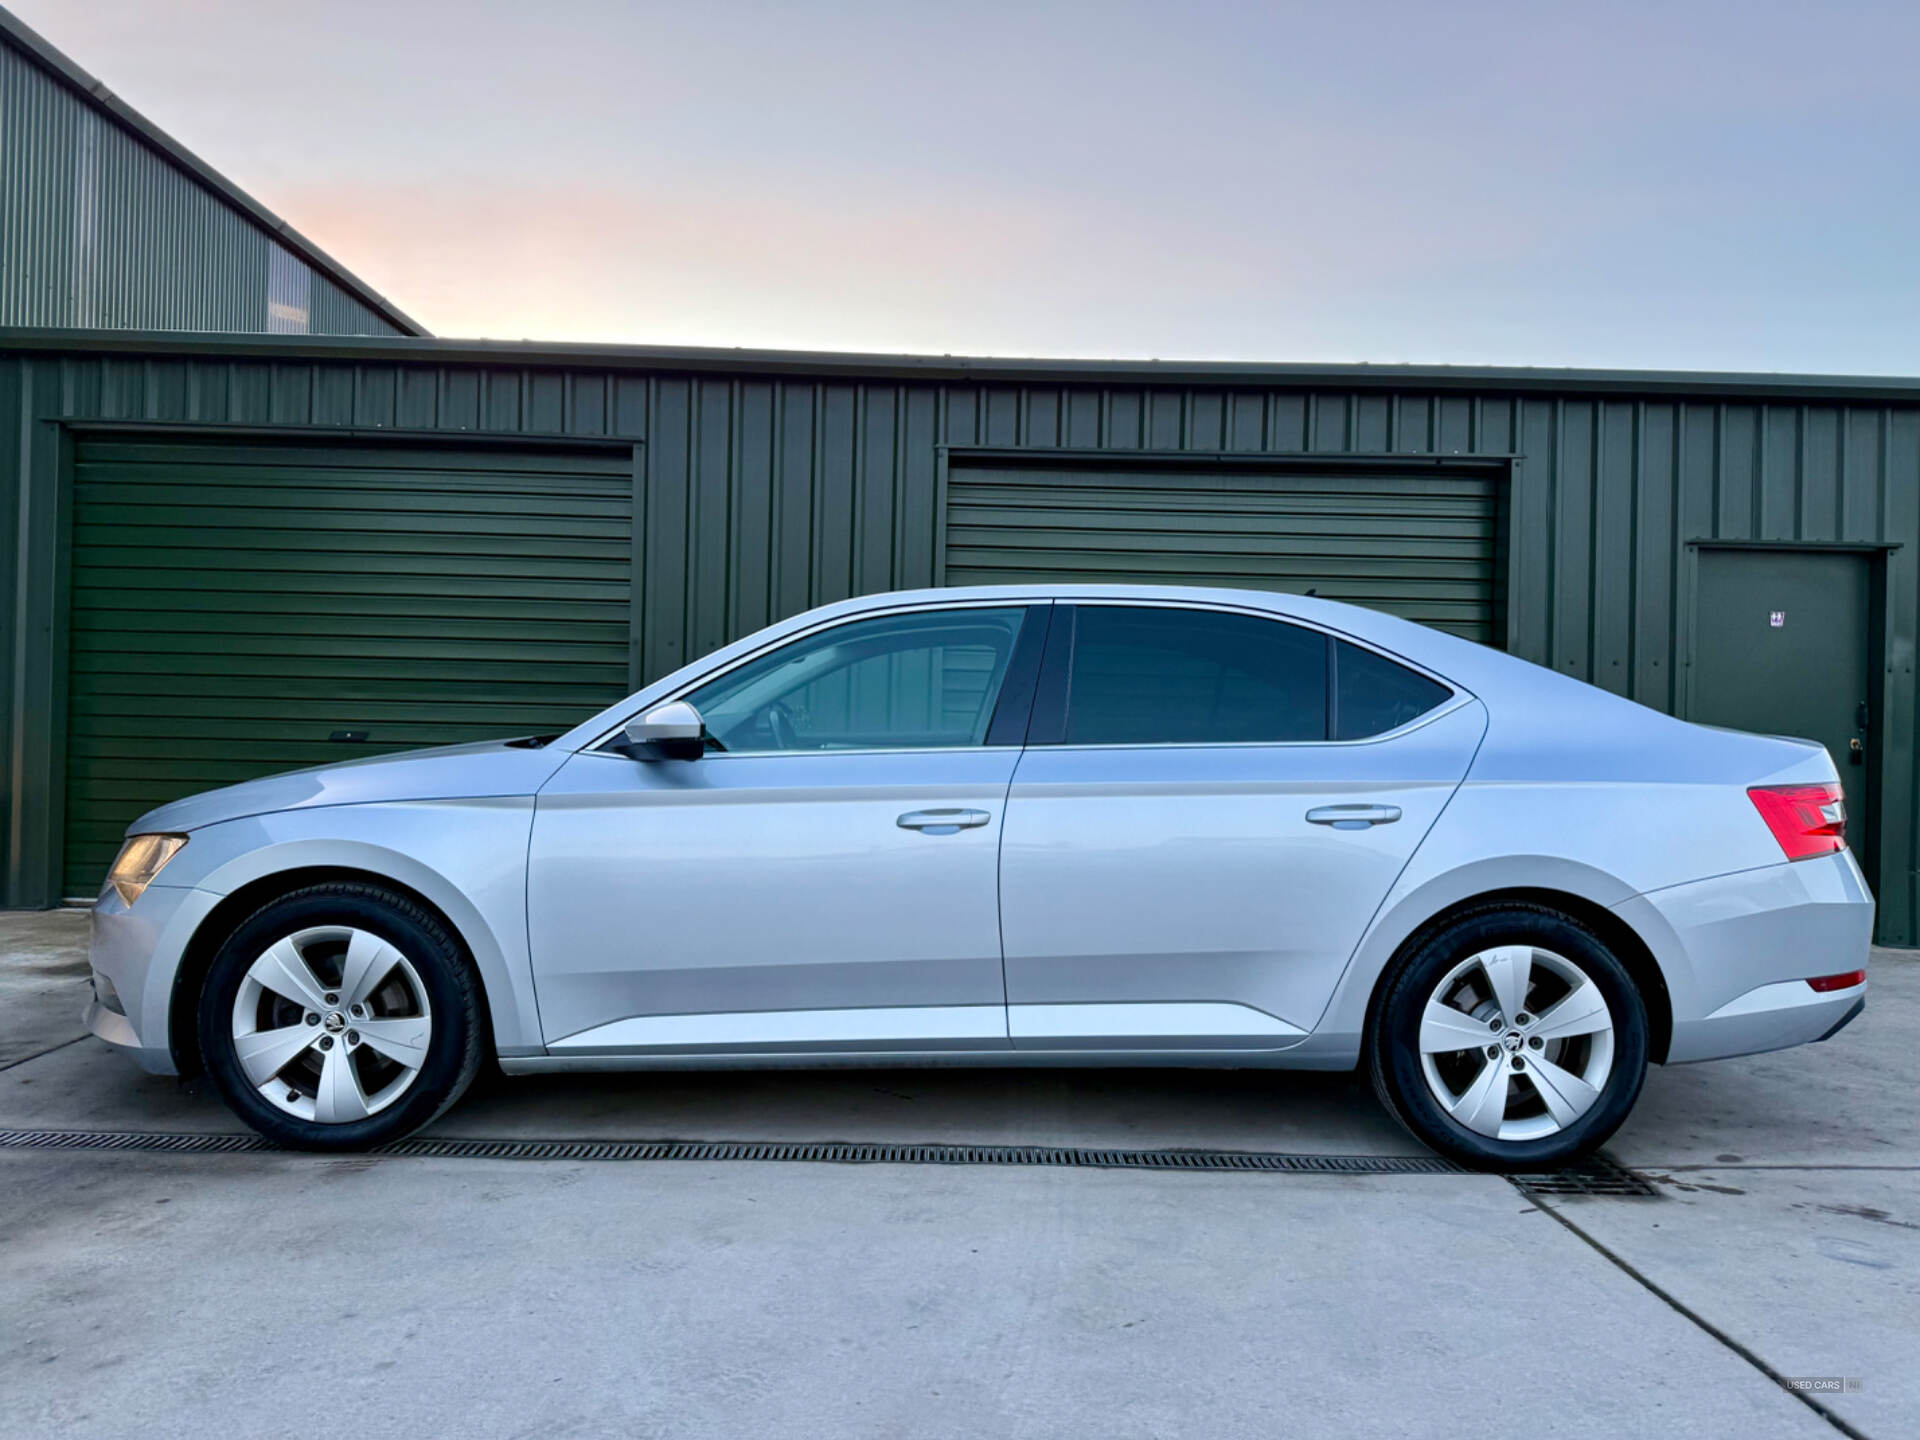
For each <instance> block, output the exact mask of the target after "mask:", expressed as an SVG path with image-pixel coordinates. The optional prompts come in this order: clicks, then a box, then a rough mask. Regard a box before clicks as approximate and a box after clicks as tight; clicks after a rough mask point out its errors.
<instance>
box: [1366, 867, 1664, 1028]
mask: <svg viewBox="0 0 1920 1440" xmlns="http://www.w3.org/2000/svg"><path fill="white" fill-rule="evenodd" d="M1499 905H1537V906H1540V907H1542V908H1544V909H1548V910H1554V911H1557V912H1559V913H1560V914H1562V915H1565V916H1566V917H1567V918H1568V919H1570V920H1574V921H1576V922H1578V923H1579V924H1581V925H1584V926H1586V928H1587V929H1589V930H1591V931H1593V932H1594V934H1596V935H1598V936H1599V937H1600V939H1601V941H1602V942H1603V943H1604V944H1605V945H1606V946H1607V948H1608V949H1609V950H1611V951H1612V952H1613V953H1614V955H1615V956H1616V957H1618V959H1619V961H1620V963H1621V964H1622V965H1623V966H1624V967H1626V971H1627V974H1628V975H1629V976H1630V977H1632V980H1633V983H1634V985H1635V987H1636V988H1637V989H1638V990H1639V991H1640V998H1641V1000H1642V1001H1643V1002H1644V1003H1645V1005H1646V1007H1647V1027H1648V1031H1649V1034H1648V1046H1647V1058H1648V1059H1649V1060H1651V1061H1653V1062H1654V1063H1656V1064H1660V1063H1664V1062H1665V1060H1666V1058H1667V1050H1668V1046H1669V1045H1670V1044H1671V1043H1672V1040H1673V997H1672V994H1671V992H1670V991H1669V990H1668V988H1667V978H1666V973H1665V971H1663V970H1662V969H1661V968H1660V962H1659V961H1658V960H1657V959H1656V958H1655V956H1654V953H1653V949H1652V947H1651V946H1649V945H1648V944H1647V942H1646V940H1645V939H1643V938H1642V937H1641V935H1640V934H1639V932H1638V931H1636V930H1635V929H1634V928H1633V927H1632V926H1631V925H1629V924H1628V923H1627V922H1626V921H1625V920H1623V919H1622V918H1621V917H1620V916H1619V915H1618V914H1617V913H1615V912H1614V911H1613V910H1611V909H1609V908H1608V907H1607V906H1606V905H1603V904H1601V903H1600V902H1599V901H1598V900H1595V899H1593V898H1592V897H1591V896H1588V895H1583V894H1580V893H1578V892H1576V891H1572V890H1562V889H1556V888H1554V887H1552V886H1543V885H1508V886H1502V887H1499V888H1495V889H1491V890H1482V891H1478V892H1476V893H1474V894H1472V895H1466V896H1462V897H1460V898H1459V899H1456V900H1453V901H1451V902H1449V903H1448V904H1446V905H1444V906H1442V907H1441V908H1440V909H1438V910H1436V911H1435V912H1433V913H1432V914H1431V915H1429V916H1428V917H1427V918H1426V919H1425V920H1423V921H1421V922H1420V923H1419V924H1417V925H1415V926H1414V927H1413V928H1412V929H1411V930H1410V931H1408V933H1407V934H1406V936H1405V937H1404V938H1403V939H1402V940H1401V941H1400V942H1399V944H1397V945H1395V946H1394V947H1393V950H1392V953H1391V954H1389V955H1388V957H1387V959H1386V961H1385V963H1384V964H1382V965H1381V966H1380V968H1379V969H1378V971H1376V972H1375V974H1374V975H1373V977H1372V980H1371V982H1370V984H1369V986H1368V992H1367V1003H1366V1011H1365V1019H1364V1021H1363V1024H1362V1028H1361V1036H1362V1044H1363V1046H1364V1045H1370V1044H1372V1039H1373V1034H1374V1021H1375V1017H1376V1016H1377V1015H1378V1013H1379V1009H1380V1003H1381V997H1382V995H1383V994H1384V992H1385V991H1386V988H1387V981H1388V980H1389V979H1390V978H1391V977H1392V975H1393V974H1394V972H1395V970H1396V969H1397V968H1398V967H1399V965H1400V962H1401V961H1402V960H1404V959H1405V958H1406V957H1407V956H1408V955H1411V954H1412V953H1413V952H1414V951H1416V950H1418V949H1419V948H1420V946H1422V945H1424V944H1425V943H1426V942H1427V941H1428V940H1429V939H1430V938H1431V937H1432V936H1434V935H1435V934H1437V933H1439V932H1440V931H1441V930H1444V929H1445V928H1446V927H1447V926H1449V925H1452V924H1453V923H1455V922H1456V921H1458V920H1459V919H1461V918H1462V917H1463V916H1465V915H1468V914H1470V913H1472V912H1473V911H1475V910H1483V909H1487V908H1489V907H1493V906H1499Z"/></svg>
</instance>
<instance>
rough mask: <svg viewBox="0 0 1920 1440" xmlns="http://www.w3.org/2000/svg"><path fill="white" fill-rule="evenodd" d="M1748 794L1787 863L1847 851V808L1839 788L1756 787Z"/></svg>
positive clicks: (1805, 786) (1804, 786)
mask: <svg viewBox="0 0 1920 1440" xmlns="http://www.w3.org/2000/svg"><path fill="white" fill-rule="evenodd" d="M1747 794H1748V795H1749V796H1751V797H1752V798H1753V804H1754V808H1755V809H1756V810H1758V811H1759V812H1760V818H1761V819H1762V820H1764V821H1766V822H1767V828H1768V829H1769V830H1771V831H1772V832H1773V838H1774V839H1776V840H1778V841H1779V842H1780V848H1781V849H1782V850H1784V851H1786V852H1787V859H1789V860H1811V859H1812V858H1813V857H1814V856H1816V855H1831V854H1833V852H1834V851H1836V850H1844V849H1846V848H1847V804H1846V797H1845V795H1844V794H1843V793H1842V791H1841V789H1840V786H1839V785H1838V784H1833V785H1755V786H1753V787H1751V788H1750V789H1749V790H1748V791H1747Z"/></svg>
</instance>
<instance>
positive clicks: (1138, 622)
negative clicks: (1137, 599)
mask: <svg viewBox="0 0 1920 1440" xmlns="http://www.w3.org/2000/svg"><path fill="white" fill-rule="evenodd" d="M1326 738H1327V640H1326V637H1325V636H1323V635H1321V634H1319V633H1318V632H1316V631H1312V630H1305V629H1302V628H1300V627H1299V626H1297V625H1289V624H1287V623H1285V622H1284V621H1280V620H1262V619H1258V618H1256V617H1254V616H1250V615H1233V614H1228V613H1226V612H1223V611H1217V610H1180V609H1171V608H1164V607H1159V606H1155V607H1146V606H1142V607H1137V608H1136V607H1132V606H1124V605H1082V606H1080V607H1079V609H1078V611H1077V619H1076V622H1075V628H1074V641H1073V661H1072V667H1071V672H1070V675H1069V678H1068V683H1067V714H1066V728H1065V735H1064V739H1065V742H1066V743H1067V744H1069V745H1152V744H1169V743H1172V744H1182V743H1184V744H1209V743H1211V744H1232V743H1235V742H1250V741H1274V740H1324V739H1326Z"/></svg>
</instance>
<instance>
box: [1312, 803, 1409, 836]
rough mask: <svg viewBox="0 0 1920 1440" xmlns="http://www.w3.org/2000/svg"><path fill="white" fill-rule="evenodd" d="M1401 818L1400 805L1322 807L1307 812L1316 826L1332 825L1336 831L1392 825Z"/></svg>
mask: <svg viewBox="0 0 1920 1440" xmlns="http://www.w3.org/2000/svg"><path fill="white" fill-rule="evenodd" d="M1399 818H1400V807H1399V806H1398V805H1322V806H1320V807H1319V808H1318V809H1316V810H1309V811H1307V819H1308V820H1310V821H1311V822H1312V823H1314V824H1315V825H1331V826H1332V827H1333V828H1334V829H1336V830H1364V829H1366V828H1367V827H1368V826H1369V825H1391V824H1392V823H1393V822H1394V821H1396V820H1398V819H1399Z"/></svg>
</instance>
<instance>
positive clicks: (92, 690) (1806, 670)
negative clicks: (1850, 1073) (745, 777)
mask: <svg viewBox="0 0 1920 1440" xmlns="http://www.w3.org/2000/svg"><path fill="white" fill-rule="evenodd" d="M1916 549H1920V382H1916V381H1906V380H1880V379H1841V378H1828V377H1791V376H1747V375H1687V374H1657V373H1650V372H1603V373H1595V372H1581V373H1576V372H1567V371H1530V370H1488V369H1454V368H1448V367H1435V368H1421V367H1400V366H1346V367H1341V366H1295V365H1233V364H1212V365H1204V364H1201V365H1171V364H1159V363H1123V362H1066V361H1038V360H1036V361H992V360H967V359H954V358H919V357H897V356H895V357H889V356H862V355H836V354H799V353H788V352H748V351H734V350H727V351H715V350H670V349H646V348H621V347H610V346H578V345H575V346H558V345H552V346H541V345H495V344H477V343H462V342H448V341H432V340H424V339H407V338H375V339H323V338H314V337H294V336H194V335H185V334H172V335H129V334H112V333H107V332H103V331H95V332H84V333H76V332H72V331H34V330H0V555H5V556H7V557H8V564H9V569H10V583H8V584H7V585H5V586H0V636H4V637H5V638H4V641H3V642H0V643H4V644H5V645H6V647H7V653H6V659H7V663H6V665H5V667H4V671H3V672H0V753H3V754H4V755H5V757H6V761H5V763H6V767H7V773H6V784H5V800H4V803H5V813H4V825H3V827H0V883H3V884H4V899H5V901H6V903H8V904H13V905H45V904H50V903H54V902H56V901H58V900H59V899H60V898H61V897H62V896H63V895H77V894H78V895H84V894H90V893H91V891H92V889H93V888H94V886H95V885H96V884H97V882H98V872H99V870H100V868H101V866H102V865H103V864H104V860H105V856H106V855H107V853H108V851H109V850H110V848H111V845H112V843H113V837H114V835H115V833H116V832H117V830H118V828H119V827H120V826H121V825H123V824H124V823H125V822H126V821H127V820H129V819H131V818H132V817H133V815H135V814H137V813H138V812H139V811H140V810H141V809H144V808H145V807H146V806H147V805H149V804H152V803H156V802H158V801H159V800H161V799H164V798H166V797H167V796H168V795H169V794H172V793H176V792H177V791H181V790H191V789H195V788H202V787H204V786H205V785H208V784H213V783H218V782H220V781H223V780H229V779H235V778H239V777H240V776H241V775H243V774H250V773H259V772H263V771H266V770H271V769H276V768H286V767H287V766H290V765H295V764H301V763H309V762H311V761H313V760H315V759H318V758H323V757H329V756H334V755H338V754H340V753H342V748H341V745H342V742H340V741H337V740H335V739H333V738H331V737H333V736H335V735H336V734H344V735H359V734H362V733H364V735H365V737H366V738H365V740H364V741H363V742H355V743H359V744H362V745H364V747H365V750H367V751H371V750H377V749H379V748H381V747H383V746H385V747H398V746H404V745H413V744H424V743H429V742H432V741H439V740H455V739H461V738H466V737H469V736H473V735H478V734H484V733H497V734H506V733H514V732H527V731H531V730H535V729H539V728H543V727H544V728H551V727H554V726H558V725H561V724H564V723H566V722H568V721H569V720H570V719H572V718H574V717H577V716H579V715H582V714H585V713H587V712H588V711H590V710H591V709H593V708H594V707H595V706H597V705H599V704H601V703H603V702H604V701H606V700H608V699H611V698H614V697H615V696H617V695H618V694H620V693H622V692H623V691H625V690H626V689H627V688H628V687H631V686H635V685H638V684H639V683H640V682H642V681H644V680H646V679H649V678H651V677H653V676H657V675H660V674H662V673H664V672H666V671H668V670H670V669H672V668H674V667H675V666H677V665H679V664H681V663H683V662H684V661H685V660H687V659H690V658H693V657H695V656H698V655H699V654H701V653H704V652H705V651H707V650H709V649H711V648H713V647H714V646H717V645H719V644H721V643H723V642H725V641H727V640H730V639H732V638H734V637H736V636H738V635H741V634H744V633H746V632H748V631H750V630H752V629H754V628H756V627H758V626H760V625H762V624H765V623H767V622H768V621H770V620H773V619H776V618H779V617H781V616H785V615H789V614H792V613H794V612H796V611H798V610H801V609H804V608H806V607H807V606H810V605H814V604H818V603H821V602H823V601H827V600H832V599H837V598H841V597H844V596H847V595H853V594H859V593H862V592H869V591H875V590H884V589H891V588H899V587H907V586H920V585H939V584H949V583H968V582H974V581H991V580H999V579H1012V578H1019V577H1027V576H1036V575H1044V576H1051V577H1056V578H1062V579H1067V578H1073V579H1090V578H1102V579H1108V578H1110V579H1123V578H1124V579H1141V580H1166V581H1174V580H1200V581H1206V582H1209V583H1220V584H1235V585H1249V586H1255V587H1263V588H1277V589H1287V590H1301V591H1304V590H1310V589H1311V590H1314V591H1316V592H1317V593H1319V594H1321V595H1325V596H1330V597H1332V598H1337V599H1349V600H1353V601H1356V602H1358V603H1362V604H1371V605H1376V606H1379V607H1381V608H1384V609H1388V610H1393V611H1396V612H1398V613H1401V614H1405V615H1409V616H1411V617H1412V618H1414V619H1418V620H1422V621H1425V622H1427V623H1431V624H1435V625H1439V626H1442V627H1445V628H1448V629H1452V630H1455V631H1457V632H1458V633H1462V634H1465V635H1468V636H1470V637H1472V638H1475V639H1478V640H1482V641H1484V642H1486V643H1490V644H1495V645H1501V646H1504V647H1506V648H1507V649H1509V650H1511V651H1513V652H1514V653H1516V654H1518V655H1521V656H1524V657H1525V658H1527V659H1529V660H1533V661H1536V662H1538V663H1540V664H1543V665H1547V666H1550V667H1552V668H1554V669H1556V670H1559V671H1562V672H1563V673H1566V674H1569V675H1574V676H1578V677H1580V678H1582V679H1585V680H1589V681H1591V682H1592V683H1594V684H1596V685H1600V686H1603V687H1605V688H1607V689H1609V690H1613V691H1616V692H1618V693H1620V694H1624V695H1629V696H1631V697H1633V698H1635V699H1637V700H1640V701H1642V702H1644V703H1646V704H1648V705H1652V706H1655V707H1657V708H1660V709H1663V710H1668V711H1671V712H1673V713H1676V714H1680V715H1683V716H1689V717H1693V718H1705V719H1710V720H1715V721H1719V722H1723V723H1735V724H1742V725H1745V726H1747V727H1748V728H1785V727H1789V726H1791V727H1794V728H1797V729H1799V730H1800V731H1801V733H1807V732H1814V733H1816V738H1820V739H1823V740H1825V741H1826V742H1827V743H1828V745H1829V747H1830V748H1831V749H1833V750H1834V751H1835V753H1836V758H1837V759H1839V760H1840V762H1841V764H1842V773H1843V775H1844V776H1845V777H1846V780H1847V783H1848V787H1849V792H1850V796H1851V797H1852V803H1853V805H1854V809H1855V814H1856V816H1857V817H1858V823H1857V825H1856V834H1857V836H1858V845H1859V849H1860V851H1861V853H1862V856H1863V858H1864V859H1865V860H1866V861H1867V863H1868V865H1869V868H1870V873H1871V877H1872V879H1873V880H1874V882H1875V886H1876V890H1877V893H1878V895H1879V897H1880V902H1881V937H1882V939H1883V940H1885V941H1887V942H1888V943H1895V944H1912V943H1914V941H1915V940H1916V938H1920V930H1917V929H1916V901H1917V900H1920V895H1916V871H1915V845H1916V833H1915V826H1916V816H1917V815H1920V804H1917V803H1916V800H1917V798H1920V797H1917V796H1916V774H1915V763H1914V762H1915V754H1914V750H1915V736H1914V706H1915V701H1916V693H1915V686H1914V641H1915V634H1916V628H1920V585H1917V584H1916V569H1915V554H1916ZM1776 615H1778V616H1779V617H1780V618H1779V620H1778V622H1777V623H1776V621H1775V616H1776ZM1767 647H1771V649H1768V648H1767ZM1762 682H1764V683H1762ZM1856 692H1857V693H1856ZM1787 701H1791V702H1792V703H1791V704H1789V703H1786V702H1787ZM1854 741H1858V742H1859V745H1858V754H1859V759H1858V763H1857V764H1856V763H1854V762H1853V760H1852V756H1851V752H1852V749H1853V742H1854Z"/></svg>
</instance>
